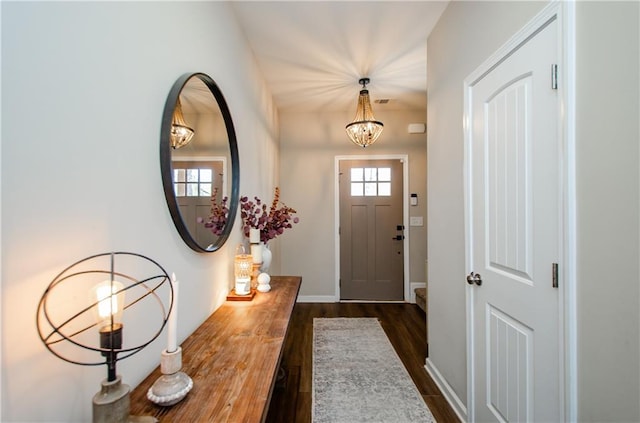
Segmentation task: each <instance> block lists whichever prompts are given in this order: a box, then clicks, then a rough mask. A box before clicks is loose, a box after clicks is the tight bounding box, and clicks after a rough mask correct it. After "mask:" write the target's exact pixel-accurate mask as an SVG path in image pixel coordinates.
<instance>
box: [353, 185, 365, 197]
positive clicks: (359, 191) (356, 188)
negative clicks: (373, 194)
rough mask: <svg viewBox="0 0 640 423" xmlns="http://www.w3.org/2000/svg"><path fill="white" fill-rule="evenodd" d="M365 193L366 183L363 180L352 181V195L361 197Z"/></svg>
mask: <svg viewBox="0 0 640 423" xmlns="http://www.w3.org/2000/svg"><path fill="white" fill-rule="evenodd" d="M363 195H364V184H363V183H362V182H351V196H352V197H361V196H363Z"/></svg>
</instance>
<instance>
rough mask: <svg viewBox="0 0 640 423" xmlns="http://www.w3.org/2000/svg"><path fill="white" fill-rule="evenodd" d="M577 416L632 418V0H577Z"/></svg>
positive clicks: (637, 312) (639, 390)
mask: <svg viewBox="0 0 640 423" xmlns="http://www.w3.org/2000/svg"><path fill="white" fill-rule="evenodd" d="M576 20H577V22H576V26H577V46H576V47H577V54H576V61H577V72H576V73H577V75H576V76H577V93H576V96H577V102H578V107H577V111H576V112H577V114H576V126H577V128H576V140H577V141H576V149H577V151H576V167H577V177H578V183H577V196H578V204H577V208H578V210H577V212H578V228H577V229H578V231H577V232H578V260H577V266H578V275H577V276H578V282H577V304H578V334H577V335H578V418H579V421H581V422H594V423H595V422H610V421H616V422H638V421H640V386H639V385H640V367H639V363H640V337H639V335H640V334H639V330H640V282H639V277H640V276H639V275H640V268H639V266H640V264H639V263H640V246H639V230H640V226H639V225H638V219H639V216H640V207H639V201H640V199H639V198H640V197H639V190H640V183H639V182H640V173H639V165H638V163H639V160H638V159H639V148H640V129H639V127H638V125H639V119H640V118H639V117H640V97H639V96H640V83H639V79H640V69H639V64H640V33H639V31H640V29H639V28H640V3H638V2H624V3H620V2H579V3H578V4H577V9H576Z"/></svg>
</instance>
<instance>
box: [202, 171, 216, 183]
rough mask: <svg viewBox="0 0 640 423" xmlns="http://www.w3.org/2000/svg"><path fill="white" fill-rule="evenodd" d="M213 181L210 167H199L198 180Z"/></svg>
mask: <svg viewBox="0 0 640 423" xmlns="http://www.w3.org/2000/svg"><path fill="white" fill-rule="evenodd" d="M211 181H213V171H212V170H211V169H200V182H211Z"/></svg>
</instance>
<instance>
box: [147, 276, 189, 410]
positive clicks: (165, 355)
mask: <svg viewBox="0 0 640 423" xmlns="http://www.w3.org/2000/svg"><path fill="white" fill-rule="evenodd" d="M171 280H172V281H173V306H172V307H171V313H170V314H169V329H168V331H167V337H168V341H167V349H166V350H164V351H162V353H161V356H160V371H161V372H162V376H160V377H159V378H158V380H156V381H155V382H154V383H153V386H151V388H149V390H148V391H147V398H148V399H149V400H150V401H152V402H154V403H156V404H158V405H163V406H169V405H173V404H176V403H178V402H179V401H181V400H182V399H183V398H184V397H185V396H186V395H187V394H188V393H189V391H190V390H191V388H193V380H191V378H190V377H189V376H187V374H186V373H184V372H181V371H180V369H182V348H181V347H179V346H178V345H177V335H176V328H177V325H178V287H179V283H178V280H177V279H176V275H175V273H174V274H172V275H171Z"/></svg>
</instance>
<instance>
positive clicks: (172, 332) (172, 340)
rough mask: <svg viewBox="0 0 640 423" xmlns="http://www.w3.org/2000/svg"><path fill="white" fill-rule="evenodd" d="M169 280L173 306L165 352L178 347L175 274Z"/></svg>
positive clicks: (173, 350) (172, 350) (176, 282)
mask: <svg viewBox="0 0 640 423" xmlns="http://www.w3.org/2000/svg"><path fill="white" fill-rule="evenodd" d="M171 281H172V282H173V307H172V308H171V313H169V329H168V331H167V332H168V333H167V337H168V338H169V339H168V343H167V352H170V353H172V352H175V351H176V350H177V349H178V345H177V340H176V327H177V323H178V281H177V280H176V274H175V273H172V274H171Z"/></svg>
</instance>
